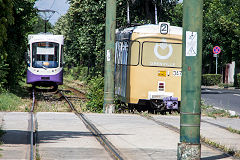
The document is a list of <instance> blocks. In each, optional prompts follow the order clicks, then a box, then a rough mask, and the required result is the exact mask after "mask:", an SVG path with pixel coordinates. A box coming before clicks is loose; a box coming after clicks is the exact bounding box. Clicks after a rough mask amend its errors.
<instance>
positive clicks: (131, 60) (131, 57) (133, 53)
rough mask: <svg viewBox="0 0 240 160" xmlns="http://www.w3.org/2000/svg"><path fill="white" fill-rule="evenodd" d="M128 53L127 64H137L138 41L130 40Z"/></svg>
mask: <svg viewBox="0 0 240 160" xmlns="http://www.w3.org/2000/svg"><path fill="white" fill-rule="evenodd" d="M129 50H130V52H129V54H128V65H133V66H134V65H138V63H139V53H140V42H138V41H131V42H130V47H129Z"/></svg>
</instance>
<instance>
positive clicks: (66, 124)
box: [0, 112, 237, 160]
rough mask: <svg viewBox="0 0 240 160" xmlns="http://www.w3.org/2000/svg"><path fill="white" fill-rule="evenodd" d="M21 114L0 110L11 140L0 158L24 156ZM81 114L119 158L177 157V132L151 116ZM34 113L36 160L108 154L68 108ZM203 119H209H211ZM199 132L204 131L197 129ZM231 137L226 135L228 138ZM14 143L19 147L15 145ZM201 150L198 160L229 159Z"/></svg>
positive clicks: (169, 120)
mask: <svg viewBox="0 0 240 160" xmlns="http://www.w3.org/2000/svg"><path fill="white" fill-rule="evenodd" d="M27 115H28V113H21V112H0V120H1V121H0V122H1V125H2V129H3V130H6V132H7V134H6V135H5V137H4V138H5V139H11V141H8V142H9V143H6V144H3V145H1V146H0V148H1V149H3V150H2V151H0V154H2V157H0V159H19V157H20V156H22V157H23V158H20V159H28V158H26V157H24V156H25V155H26V154H28V153H26V151H24V150H28V149H27V148H26V146H25V143H27V142H25V139H24V136H21V135H19V133H27V128H28V126H27V124H28V122H27V121H28V118H27V117H28V116H27ZM84 115H85V116H86V117H87V118H88V120H90V121H91V123H93V124H94V125H95V126H96V128H97V129H98V130H99V131H100V132H101V133H102V134H103V135H104V136H105V137H106V138H107V139H108V140H109V141H110V142H111V143H112V144H113V145H114V146H115V147H116V148H117V149H118V150H119V151H120V153H121V155H122V157H123V159H133V160H135V159H142V160H148V159H174V160H175V159H176V158H177V144H178V143H179V133H177V132H175V131H173V130H171V129H169V128H166V127H164V126H162V125H159V124H157V123H156V122H155V121H152V120H150V119H147V118H145V117H143V116H140V115H136V114H93V113H87V114H84ZM36 118H37V122H38V136H37V139H38V140H37V141H38V142H37V143H38V144H37V145H38V154H39V155H40V158H41V159H112V157H110V155H109V154H108V153H107V152H106V151H105V150H104V148H103V147H102V146H101V145H100V144H99V142H98V141H97V140H96V139H95V137H94V136H93V135H92V134H91V132H89V130H88V129H87V128H86V127H85V125H84V124H83V123H82V122H81V121H80V120H79V118H78V117H77V116H76V115H75V114H74V113H66V112H41V113H40V112H39V113H37V114H36ZM153 118H154V119H155V120H157V121H162V122H166V123H169V124H172V125H175V126H179V116H161V115H156V116H153ZM204 119H205V118H204ZM205 120H208V121H211V122H213V121H212V120H211V119H205ZM219 123H220V124H221V122H219ZM203 124H204V123H202V125H201V127H202V129H203V130H211V129H212V132H211V133H210V134H213V133H214V132H218V133H221V132H220V131H219V130H216V128H214V127H213V126H208V127H209V128H205V127H206V125H203ZM236 124H237V123H236ZM226 125H227V124H226ZM8 133H10V134H8ZM201 133H204V132H203V131H202V130H201ZM23 135H24V134H23ZM207 135H209V134H207ZM220 135H221V134H220ZM221 137H223V136H222V135H221ZM221 137H220V138H221ZM231 138H232V137H230V136H229V137H228V140H231ZM19 139H22V140H21V141H19ZM235 142H237V140H235ZM20 148H22V150H19V149H20ZM23 151H24V152H23ZM201 152H202V153H201V158H202V159H204V160H207V159H209V160H210V159H232V157H231V156H227V155H226V154H224V153H223V152H220V151H218V150H215V149H213V148H209V147H206V146H205V145H202V148H201ZM20 153H21V154H20Z"/></svg>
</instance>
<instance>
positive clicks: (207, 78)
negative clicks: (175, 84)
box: [202, 74, 222, 86]
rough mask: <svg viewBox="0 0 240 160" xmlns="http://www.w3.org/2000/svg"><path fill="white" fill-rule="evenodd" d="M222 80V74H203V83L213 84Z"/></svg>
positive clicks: (206, 84)
mask: <svg viewBox="0 0 240 160" xmlns="http://www.w3.org/2000/svg"><path fill="white" fill-rule="evenodd" d="M221 82H222V75H221V74H203V75H202V85H205V86H213V85H218V84H220V83H221Z"/></svg>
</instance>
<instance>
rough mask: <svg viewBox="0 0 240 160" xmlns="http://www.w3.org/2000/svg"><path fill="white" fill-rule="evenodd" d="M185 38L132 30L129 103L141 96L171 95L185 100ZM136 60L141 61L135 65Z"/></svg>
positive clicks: (153, 97)
mask: <svg viewBox="0 0 240 160" xmlns="http://www.w3.org/2000/svg"><path fill="white" fill-rule="evenodd" d="M181 39H182V37H181V36H180V35H162V34H160V33H159V34H151V33H146V34H143V33H133V34H132V45H131V47H130V50H131V53H130V54H131V56H130V59H129V60H130V61H131V62H129V64H130V65H128V67H127V87H126V89H127V90H126V100H127V103H135V104H137V103H138V101H139V100H140V99H143V100H149V99H163V98H164V97H169V96H172V97H177V98H178V100H179V101H181V71H182V69H181V67H182V40H181ZM138 45H139V46H138ZM138 50H139V51H138ZM138 53H139V54H138ZM136 60H138V65H134V64H136ZM131 64H132V65H131Z"/></svg>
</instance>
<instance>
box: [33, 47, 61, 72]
mask: <svg viewBox="0 0 240 160" xmlns="http://www.w3.org/2000/svg"><path fill="white" fill-rule="evenodd" d="M32 61H33V67H34V68H42V67H43V63H42V62H43V61H48V62H50V63H49V65H48V66H44V67H46V68H56V67H58V65H59V64H58V63H59V44H57V43H53V42H36V43H33V44H32Z"/></svg>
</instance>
